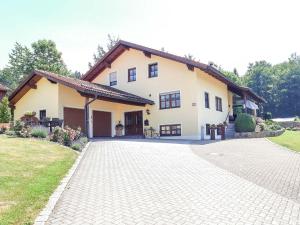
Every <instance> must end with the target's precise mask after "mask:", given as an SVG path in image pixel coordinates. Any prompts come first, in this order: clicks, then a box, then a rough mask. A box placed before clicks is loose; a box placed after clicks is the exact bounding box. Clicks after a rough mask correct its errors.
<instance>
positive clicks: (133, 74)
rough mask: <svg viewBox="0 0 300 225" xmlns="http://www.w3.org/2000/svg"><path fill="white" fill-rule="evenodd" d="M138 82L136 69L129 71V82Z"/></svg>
mask: <svg viewBox="0 0 300 225" xmlns="http://www.w3.org/2000/svg"><path fill="white" fill-rule="evenodd" d="M131 81H136V68H131V69H128V82H131Z"/></svg>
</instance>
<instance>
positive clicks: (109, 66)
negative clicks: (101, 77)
mask: <svg viewBox="0 0 300 225" xmlns="http://www.w3.org/2000/svg"><path fill="white" fill-rule="evenodd" d="M103 63H104V65H105V67H106V68H111V64H110V63H108V62H103Z"/></svg>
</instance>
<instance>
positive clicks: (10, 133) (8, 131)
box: [5, 130, 16, 136]
mask: <svg viewBox="0 0 300 225" xmlns="http://www.w3.org/2000/svg"><path fill="white" fill-rule="evenodd" d="M5 134H6V135H7V136H16V132H14V131H13V130H7V131H6V132H5Z"/></svg>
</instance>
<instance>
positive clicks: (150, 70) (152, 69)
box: [148, 63, 158, 78]
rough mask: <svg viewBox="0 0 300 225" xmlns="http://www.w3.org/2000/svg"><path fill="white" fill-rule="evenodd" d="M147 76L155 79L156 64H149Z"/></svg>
mask: <svg viewBox="0 0 300 225" xmlns="http://www.w3.org/2000/svg"><path fill="white" fill-rule="evenodd" d="M148 76H149V77H150V78H151V77H157V76H158V68H157V63H153V64H150V65H149V66H148Z"/></svg>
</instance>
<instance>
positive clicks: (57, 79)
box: [9, 70, 154, 106]
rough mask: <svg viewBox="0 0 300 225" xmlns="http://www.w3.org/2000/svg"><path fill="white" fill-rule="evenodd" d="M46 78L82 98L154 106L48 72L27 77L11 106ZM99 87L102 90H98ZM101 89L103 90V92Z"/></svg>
mask: <svg viewBox="0 0 300 225" xmlns="http://www.w3.org/2000/svg"><path fill="white" fill-rule="evenodd" d="M43 77H44V78H46V79H47V80H48V81H49V82H51V83H54V84H56V83H59V84H62V85H64V86H67V87H69V88H72V89H74V90H76V91H78V92H79V93H80V94H81V95H82V96H84V97H89V98H95V97H96V98H97V99H100V100H103V101H110V102H117V103H122V104H130V105H137V106H145V105H146V104H150V105H153V104H154V102H153V101H151V100H148V99H145V98H142V97H139V96H137V95H133V94H131V93H128V92H124V91H121V90H118V89H115V88H111V87H108V86H105V85H100V84H94V83H90V82H87V81H82V80H78V79H75V78H69V77H63V76H59V75H57V74H54V73H49V72H46V71H40V70H35V71H33V72H32V73H31V74H30V75H29V76H27V77H26V78H25V79H24V80H23V81H22V82H21V84H20V85H19V86H18V87H17V88H16V89H15V90H14V91H13V92H12V93H11V95H10V96H9V101H10V105H11V106H14V105H15V104H16V103H17V102H18V101H19V100H20V99H21V98H22V97H23V96H24V95H25V94H26V93H27V92H28V91H29V90H30V89H36V88H37V85H36V83H37V82H38V81H39V80H40V79H41V78H43ZM98 87H99V89H100V90H98V89H97V88H98ZM101 88H102V89H103V90H101Z"/></svg>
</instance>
